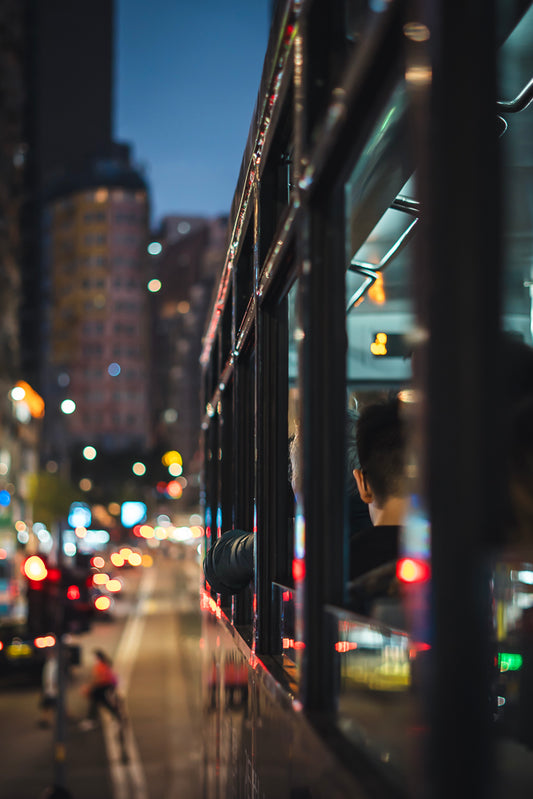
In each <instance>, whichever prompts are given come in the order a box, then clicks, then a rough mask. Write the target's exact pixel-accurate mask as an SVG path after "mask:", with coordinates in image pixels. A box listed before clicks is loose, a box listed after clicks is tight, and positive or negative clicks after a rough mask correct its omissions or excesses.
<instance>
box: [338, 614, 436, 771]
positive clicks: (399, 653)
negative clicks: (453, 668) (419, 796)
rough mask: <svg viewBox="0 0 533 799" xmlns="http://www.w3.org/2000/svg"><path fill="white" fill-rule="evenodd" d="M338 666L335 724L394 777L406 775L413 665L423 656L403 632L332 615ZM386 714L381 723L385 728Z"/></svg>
mask: <svg viewBox="0 0 533 799" xmlns="http://www.w3.org/2000/svg"><path fill="white" fill-rule="evenodd" d="M329 618H330V621H331V625H332V628H331V635H332V640H333V641H334V644H333V645H334V648H335V652H336V657H337V662H338V673H339V685H340V690H339V705H338V723H339V727H340V728H341V729H342V730H343V732H344V733H345V735H346V736H347V737H349V738H350V739H351V740H352V741H353V742H354V743H357V744H358V745H359V746H363V747H364V748H365V749H366V751H367V754H368V756H369V757H370V758H371V759H373V760H374V761H375V762H376V763H379V764H380V766H381V767H382V768H384V769H386V770H387V771H389V772H391V774H393V778H395V777H396V776H397V775H398V774H405V773H407V770H408V768H409V766H408V748H409V744H410V739H411V736H412V735H413V728H414V725H413V703H412V695H413V693H414V692H416V690H417V675H418V669H417V661H418V660H419V659H420V658H421V657H424V656H425V653H426V652H427V651H428V645H427V644H425V643H424V644H417V643H415V642H414V641H412V640H411V639H410V638H409V636H408V635H407V633H406V632H404V631H402V630H396V629H394V628H391V627H387V626H385V625H381V624H378V623H375V622H374V623H371V622H368V621H365V620H363V619H361V618H359V617H357V616H354V615H351V614H349V613H347V612H341V611H337V610H335V611H331V613H330V617H329ZM384 714H386V723H384Z"/></svg>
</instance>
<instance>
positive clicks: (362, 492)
mask: <svg viewBox="0 0 533 799" xmlns="http://www.w3.org/2000/svg"><path fill="white" fill-rule="evenodd" d="M353 476H354V477H355V482H356V483H357V490H358V491H359V496H360V497H361V499H362V500H363V502H366V504H367V505H370V503H371V502H373V501H374V495H373V493H372V491H371V490H370V486H369V485H368V483H367V480H366V477H365V473H364V472H363V470H362V469H354V470H353Z"/></svg>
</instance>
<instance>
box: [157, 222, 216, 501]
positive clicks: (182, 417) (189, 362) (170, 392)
mask: <svg viewBox="0 0 533 799" xmlns="http://www.w3.org/2000/svg"><path fill="white" fill-rule="evenodd" d="M226 230H227V218H226V217H216V218H213V219H207V218H202V217H187V216H177V215H173V216H168V217H165V218H164V219H163V221H162V224H161V228H160V230H159V231H158V232H157V233H156V234H155V236H154V238H155V239H156V242H154V243H157V244H159V245H160V247H161V251H159V248H158V247H157V248H156V249H155V250H154V252H155V253H156V254H155V255H153V256H148V257H149V259H150V260H149V267H148V274H149V275H153V276H154V277H156V278H158V279H159V280H160V281H161V291H160V292H157V293H155V294H154V295H153V299H152V319H153V345H152V346H153V357H152V371H151V374H152V382H153V384H154V386H157V391H156V392H154V398H153V403H152V411H153V427H154V435H155V444H156V445H157V446H158V447H159V448H163V449H164V448H169V449H177V450H178V451H179V452H180V453H181V455H182V456H183V463H184V473H185V475H186V478H187V479H188V480H190V482H189V483H188V484H187V486H186V488H185V491H184V497H183V500H184V501H183V502H182V505H183V506H185V505H187V504H194V503H195V502H196V501H197V499H198V480H197V476H198V471H199V468H200V464H201V453H200V451H199V431H200V417H201V408H200V388H201V369H200V365H199V359H200V352H201V346H202V334H203V331H204V322H205V317H206V315H207V311H208V306H209V302H210V301H211V296H212V291H213V286H214V283H215V279H216V278H217V277H218V275H219V273H220V271H221V269H222V266H223V259H224V253H225V246H224V245H225V236H226Z"/></svg>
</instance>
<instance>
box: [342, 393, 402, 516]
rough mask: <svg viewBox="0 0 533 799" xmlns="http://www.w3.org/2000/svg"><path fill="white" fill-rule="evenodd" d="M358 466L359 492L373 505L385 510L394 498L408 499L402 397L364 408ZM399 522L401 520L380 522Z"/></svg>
mask: <svg viewBox="0 0 533 799" xmlns="http://www.w3.org/2000/svg"><path fill="white" fill-rule="evenodd" d="M356 444H357V453H358V456H359V463H360V466H359V468H355V469H354V477H355V480H356V483H357V487H358V489H359V494H360V495H361V498H362V499H363V501H364V502H367V503H368V504H369V506H370V512H371V516H372V518H373V521H374V523H376V519H375V515H374V514H373V513H372V508H374V509H378V510H383V509H384V508H385V507H386V506H387V504H388V503H390V502H391V500H402V502H403V501H404V500H405V499H406V496H407V481H406V476H405V449H406V431H405V422H404V421H403V419H402V417H401V415H400V405H399V400H398V399H397V398H394V399H392V400H388V401H384V402H377V403H374V404H372V405H367V406H366V407H364V408H363V409H362V411H361V412H360V414H359V419H358V421H357V431H356ZM381 523H383V524H385V523H387V524H388V523H399V521H395V522H391V521H386V522H381Z"/></svg>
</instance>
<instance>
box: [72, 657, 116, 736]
mask: <svg viewBox="0 0 533 799" xmlns="http://www.w3.org/2000/svg"><path fill="white" fill-rule="evenodd" d="M94 657H95V661H94V665H93V668H92V671H91V680H90V682H89V683H88V684H87V685H86V686H85V687H84V692H85V693H86V694H87V696H88V699H89V711H88V716H87V718H86V719H83V721H81V722H80V727H81V729H83V730H90V729H92V728H94V727H95V726H96V724H97V719H98V708H99V707H100V706H101V705H102V706H103V707H106V708H107V709H108V710H109V712H110V713H111V714H112V715H113V716H114V717H115V718H116V719H117V720H118V721H120V720H121V715H120V709H119V705H118V698H117V685H118V678H117V675H116V673H115V671H114V670H113V664H112V661H111V658H110V657H109V656H108V655H106V653H105V652H103V651H102V650H101V649H95V650H94Z"/></svg>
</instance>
